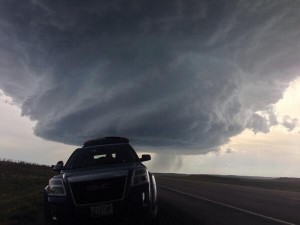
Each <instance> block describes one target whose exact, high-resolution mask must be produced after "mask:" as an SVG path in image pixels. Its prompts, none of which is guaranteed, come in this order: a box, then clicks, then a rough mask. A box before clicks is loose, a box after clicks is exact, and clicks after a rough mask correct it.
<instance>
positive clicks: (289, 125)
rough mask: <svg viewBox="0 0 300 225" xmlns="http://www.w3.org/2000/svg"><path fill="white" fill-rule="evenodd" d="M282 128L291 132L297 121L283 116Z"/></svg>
mask: <svg viewBox="0 0 300 225" xmlns="http://www.w3.org/2000/svg"><path fill="white" fill-rule="evenodd" d="M281 125H282V126H284V127H285V128H287V129H288V131H292V130H294V129H295V127H296V126H297V125H298V119H297V118H291V117H290V116H287V115H285V116H284V117H283V118H282V123H281Z"/></svg>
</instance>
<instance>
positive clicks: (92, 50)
mask: <svg viewBox="0 0 300 225" xmlns="http://www.w3.org/2000/svg"><path fill="white" fill-rule="evenodd" d="M299 9H300V3H299V2H298V1H288V0H285V1H267V0H266V1H263V0H257V1H244V0H240V1H233V0H230V1H211V0H207V1H190V0H188V1H159V2H153V1H143V0H142V1H89V2H88V3H86V2H85V3H83V2H81V1H72V3H70V2H69V1H42V2H41V1H36V0H30V1H29V0H28V1H25V0H24V1H22V2H20V1H16V0H10V1H3V2H1V3H0V40H1V41H0V90H1V92H0V100H1V101H0V124H1V126H0V158H10V159H15V160H24V161H30V162H36V163H43V164H53V163H55V162H56V161H58V160H60V159H63V160H64V161H65V160H66V159H67V158H68V155H70V153H71V152H72V151H73V150H74V149H75V148H76V147H78V146H80V145H81V144H82V143H83V142H84V141H85V140H89V139H92V138H98V137H103V136H126V137H129V139H130V140H131V142H132V144H133V146H134V147H135V148H136V149H137V150H138V151H139V152H141V153H142V152H150V153H152V155H153V160H152V161H151V162H148V163H147V164H148V165H149V168H151V169H153V170H156V171H157V172H180V173H209V174H236V175H255V176H295V177H299V176H300V175H299V174H300V173H299V172H300V166H299V165H298V164H299V163H297V162H299V160H300V153H299V147H298V146H299V144H300V143H299V142H300V141H298V139H299V135H300V133H299V131H300V130H299V119H300V108H299V106H300V78H299V76H300V63H299V62H300V14H299V13H298V11H299Z"/></svg>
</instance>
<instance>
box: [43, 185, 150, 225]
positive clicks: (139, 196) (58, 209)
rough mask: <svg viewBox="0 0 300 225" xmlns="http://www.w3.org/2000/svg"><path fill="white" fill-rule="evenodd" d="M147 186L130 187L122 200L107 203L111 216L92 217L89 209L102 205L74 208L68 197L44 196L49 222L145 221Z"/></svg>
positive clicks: (148, 211)
mask: <svg viewBox="0 0 300 225" xmlns="http://www.w3.org/2000/svg"><path fill="white" fill-rule="evenodd" d="M150 193H151V192H150V187H149V184H143V185H140V186H137V187H131V188H130V190H129V191H128V192H127V193H126V195H125V196H124V199H123V200H119V201H113V202H108V203H111V204H112V206H113V213H112V215H107V216H97V217H94V216H92V213H91V207H92V206H96V205H101V204H102V203H97V204H89V205H84V206H75V205H74V202H73V199H72V198H71V197H70V195H67V196H66V197H55V196H48V195H46V196H45V198H46V199H45V201H46V202H45V203H46V207H47V211H48V212H49V217H50V220H54V221H68V223H69V222H71V221H73V222H74V221H77V222H78V221H79V223H80V221H87V220H89V221H93V220H97V221H99V220H113V221H128V220H131V219H132V218H134V219H135V220H138V219H141V220H143V219H145V218H147V217H148V216H149V214H150V212H151V205H152V203H151V194H150Z"/></svg>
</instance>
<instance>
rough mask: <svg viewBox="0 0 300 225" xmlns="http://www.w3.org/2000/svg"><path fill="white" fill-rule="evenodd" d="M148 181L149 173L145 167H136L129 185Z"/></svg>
mask: <svg viewBox="0 0 300 225" xmlns="http://www.w3.org/2000/svg"><path fill="white" fill-rule="evenodd" d="M146 183H149V174H148V171H147V170H146V169H137V170H135V171H134V172H133V176H132V182H131V186H137V185H141V184H146Z"/></svg>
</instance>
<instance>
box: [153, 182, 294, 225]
mask: <svg viewBox="0 0 300 225" xmlns="http://www.w3.org/2000/svg"><path fill="white" fill-rule="evenodd" d="M157 186H159V187H162V188H165V189H168V190H171V191H174V192H177V193H180V194H183V195H187V196H189V197H192V198H196V199H200V200H203V201H206V202H211V203H214V204H217V205H221V206H225V207H227V208H231V209H235V210H237V211H241V212H244V213H248V214H251V215H254V216H257V217H261V218H264V219H268V220H271V221H274V222H278V223H282V224H288V225H295V224H294V223H289V222H286V221H283V220H279V219H275V218H273V217H269V216H265V215H262V214H259V213H255V212H251V211H249V210H246V209H241V208H238V207H235V206H231V205H227V204H225V203H222V202H217V201H214V200H211V199H208V198H204V197H200V196H197V195H193V194H189V193H186V192H183V191H179V190H176V189H173V188H170V187H167V186H164V185H159V184H157Z"/></svg>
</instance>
